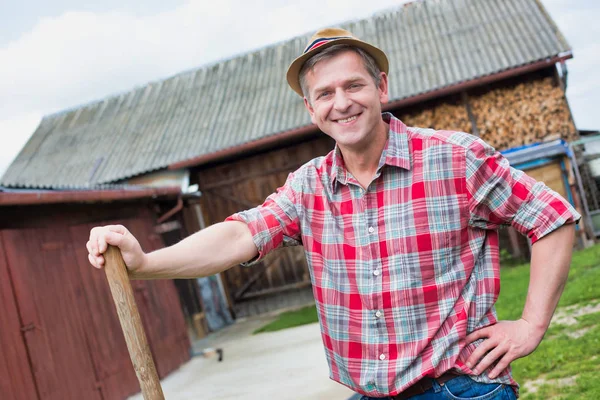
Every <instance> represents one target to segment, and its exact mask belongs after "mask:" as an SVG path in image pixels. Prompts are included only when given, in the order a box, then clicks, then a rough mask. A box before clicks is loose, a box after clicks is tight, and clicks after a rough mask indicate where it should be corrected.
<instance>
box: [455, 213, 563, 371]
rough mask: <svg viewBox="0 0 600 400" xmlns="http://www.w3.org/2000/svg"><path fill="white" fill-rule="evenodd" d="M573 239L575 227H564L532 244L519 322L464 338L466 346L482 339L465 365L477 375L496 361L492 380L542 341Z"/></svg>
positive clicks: (493, 327)
mask: <svg viewBox="0 0 600 400" xmlns="http://www.w3.org/2000/svg"><path fill="white" fill-rule="evenodd" d="M574 237H575V225H574V224H569V225H563V226H562V227H560V228H558V229H557V230H555V231H553V232H551V233H549V234H548V235H546V236H544V237H543V238H541V239H539V240H538V241H537V242H535V243H534V244H533V245H532V248H531V273H530V278H529V290H528V292H527V300H526V302H525V307H524V309H523V314H522V316H521V319H519V320H517V321H500V322H498V323H497V324H495V325H492V326H488V327H486V328H483V329H479V330H477V331H475V332H473V333H471V334H470V335H469V336H467V343H471V342H473V341H475V340H478V339H485V340H484V341H483V342H482V343H481V344H480V345H479V346H478V347H477V349H476V350H475V351H474V352H473V354H471V356H470V357H469V359H468V360H467V363H466V364H467V366H468V367H469V368H471V369H472V370H473V372H474V373H475V374H476V375H478V374H480V373H482V372H483V371H485V370H486V369H487V368H488V367H489V366H490V365H492V363H494V362H497V365H496V366H495V367H494V368H493V369H492V370H491V371H490V373H489V377H490V378H495V377H496V376H498V375H499V374H500V373H501V372H502V371H503V370H504V369H506V368H507V367H508V365H509V364H510V363H511V362H512V361H513V360H516V359H517V358H521V357H525V356H526V355H528V354H530V353H531V352H533V351H534V350H535V349H536V347H537V346H538V345H539V343H540V342H541V341H542V338H543V337H544V334H545V333H546V330H547V329H548V326H549V325H550V320H551V319H552V315H553V314H554V310H555V309H556V305H557V304H558V300H559V299H560V296H561V294H562V291H563V289H564V287H565V283H566V281H567V277H568V274H569V267H570V264H571V253H572V250H573V240H574ZM488 352H489V353H488ZM486 353H488V354H487V355H486ZM482 357H483V358H482Z"/></svg>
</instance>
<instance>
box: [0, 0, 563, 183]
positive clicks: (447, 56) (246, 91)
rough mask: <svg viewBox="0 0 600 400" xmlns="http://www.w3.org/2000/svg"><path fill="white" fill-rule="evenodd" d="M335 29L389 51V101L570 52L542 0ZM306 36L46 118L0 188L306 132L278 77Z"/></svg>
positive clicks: (434, 0)
mask: <svg viewBox="0 0 600 400" xmlns="http://www.w3.org/2000/svg"><path fill="white" fill-rule="evenodd" d="M341 27H343V28H345V29H347V30H349V31H351V32H352V33H354V34H355V35H356V36H358V37H360V38H361V39H363V40H366V41H368V42H372V43H374V44H377V45H378V46H379V47H380V48H382V49H383V50H384V51H385V52H386V53H387V54H388V57H389V59H390V74H389V75H390V78H389V85H390V87H389V90H390V102H392V103H394V102H396V104H399V103H398V102H402V101H404V100H410V99H419V98H423V96H424V95H432V96H433V95H435V94H439V93H443V91H444V89H448V88H453V87H458V85H461V84H477V82H483V81H490V80H493V79H501V77H502V76H506V73H507V71H512V70H517V69H519V68H520V69H523V68H527V67H528V66H529V67H532V68H533V67H537V66H538V65H540V66H541V65H543V66H548V65H552V64H553V63H554V62H556V61H557V60H559V59H560V60H564V59H567V58H570V57H572V55H571V49H570V47H569V45H568V43H567V42H566V41H565V39H564V37H563V36H562V35H561V33H560V32H559V31H558V28H557V27H556V25H555V24H554V22H553V21H552V20H551V18H550V17H549V15H548V14H547V13H546V11H545V10H544V8H543V6H542V5H541V3H540V2H539V0H503V1H488V0H422V1H415V2H413V3H409V4H407V5H404V6H401V7H399V8H395V9H391V10H387V11H385V12H381V13H378V14H375V15H373V16H371V17H369V18H366V19H362V20H358V21H352V22H348V23H346V24H341ZM311 34H312V32H311V33H308V34H306V35H303V36H300V37H296V38H293V39H290V40H287V41H285V42H282V43H279V44H275V45H272V46H269V47H265V48H262V49H259V50H257V51H253V52H250V53H247V54H243V55H240V56H237V57H234V58H231V59H229V60H225V61H222V62H218V63H215V64H212V65H208V66H204V67H201V68H198V69H195V70H192V71H187V72H183V73H181V74H178V75H176V76H173V77H171V78H168V79H165V80H161V81H156V82H150V83H148V84H147V85H145V86H143V87H138V88H135V89H133V90H131V91H129V92H126V93H122V94H120V95H116V96H112V97H108V98H105V99H102V100H100V101H97V102H95V103H92V104H87V105H83V106H81V107H77V108H75V109H71V110H66V111H63V112H59V113H57V114H54V115H49V116H46V117H44V118H43V119H42V121H41V123H40V125H39V126H38V127H37V129H36V131H35V133H34V134H33V136H32V137H31V139H30V140H29V142H28V143H27V144H26V145H25V147H24V148H23V149H22V151H21V152H20V154H19V155H18V156H17V158H16V159H15V161H14V162H13V163H12V165H11V166H10V167H9V169H8V170H7V172H6V173H5V175H4V176H3V177H2V180H1V181H0V184H2V185H4V186H7V187H25V188H70V187H93V186H95V185H97V184H105V183H111V182H118V181H120V180H123V179H126V178H129V177H132V176H136V175H139V174H144V173H148V172H150V171H154V170H159V169H164V168H167V167H169V166H171V167H173V166H174V165H175V166H176V165H179V166H189V165H191V164H199V163H201V162H203V160H207V159H208V158H210V156H211V155H214V154H220V153H224V152H227V151H228V150H231V149H237V148H239V147H240V146H246V147H250V148H251V147H252V146H253V145H254V144H258V143H266V141H275V140H276V139H277V138H278V137H279V136H280V135H282V134H283V135H285V133H289V132H290V131H301V130H302V129H304V130H306V129H312V127H311V122H310V119H309V117H308V114H307V112H306V111H305V109H304V105H303V103H302V101H301V100H300V98H299V97H298V95H297V94H296V93H294V92H293V91H292V90H290V88H289V87H288V86H287V83H286V81H285V72H286V69H287V66H288V65H289V63H290V62H291V61H292V60H293V59H294V58H295V57H296V56H297V55H298V54H300V53H301V52H302V50H303V48H304V46H305V45H306V43H307V40H308V38H309V37H310V36H311ZM540 68H541V67H540ZM503 74H504V75H503ZM495 77H496V78H495ZM207 157H208V158H207ZM186 160H187V161H186Z"/></svg>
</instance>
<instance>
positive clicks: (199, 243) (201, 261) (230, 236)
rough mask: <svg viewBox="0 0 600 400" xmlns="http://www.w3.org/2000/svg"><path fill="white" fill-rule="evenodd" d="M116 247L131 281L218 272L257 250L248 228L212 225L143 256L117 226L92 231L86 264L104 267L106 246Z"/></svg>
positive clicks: (132, 239)
mask: <svg viewBox="0 0 600 400" xmlns="http://www.w3.org/2000/svg"><path fill="white" fill-rule="evenodd" d="M108 244H110V245H113V246H117V247H119V248H120V250H121V254H122V255H123V260H124V261H125V264H126V265H127V268H128V270H129V275H130V277H131V278H133V279H173V278H196V277H202V276H209V275H213V274H216V273H219V272H222V271H224V270H226V269H228V268H230V267H232V266H234V265H237V264H240V263H242V262H245V261H248V260H251V259H253V258H255V257H256V256H257V255H258V250H257V248H256V245H255V244H254V241H253V240H252V234H251V233H250V229H249V228H248V226H247V225H246V224H245V223H243V222H239V221H227V222H221V223H218V224H215V225H212V226H210V227H208V228H206V229H203V230H201V231H198V232H196V233H194V234H193V235H191V236H189V237H187V238H185V239H183V240H182V241H181V242H179V243H177V244H175V245H173V246H170V247H166V248H163V249H160V250H156V251H154V252H152V253H148V254H146V253H144V252H143V251H142V249H141V247H140V245H139V242H138V241H137V239H136V238H135V237H134V236H133V235H132V234H131V233H130V232H129V231H128V230H127V229H126V228H125V227H123V226H121V225H109V226H105V227H98V228H94V229H92V231H91V232H90V239H89V241H88V242H87V245H86V246H87V249H88V252H89V255H88V258H89V261H90V263H91V264H92V265H93V266H94V267H97V268H102V267H103V266H104V257H103V256H102V254H103V253H104V252H105V251H106V248H107V245H108Z"/></svg>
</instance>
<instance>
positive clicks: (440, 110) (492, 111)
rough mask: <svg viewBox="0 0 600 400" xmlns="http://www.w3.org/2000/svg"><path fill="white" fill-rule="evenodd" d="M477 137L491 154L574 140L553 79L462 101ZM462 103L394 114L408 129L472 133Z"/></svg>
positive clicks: (574, 132) (560, 94)
mask: <svg viewBox="0 0 600 400" xmlns="http://www.w3.org/2000/svg"><path fill="white" fill-rule="evenodd" d="M465 100H466V101H467V102H468V105H469V106H470V107H471V112H472V115H473V120H474V121H475V123H476V126H477V130H478V133H479V136H481V138H482V139H484V140H485V141H486V142H488V143H489V144H491V145H492V146H494V147H495V148H496V149H497V150H505V149H509V148H511V147H517V146H522V145H525V144H531V143H536V142H542V141H547V140H552V139H558V138H562V139H565V140H567V141H572V140H576V139H578V137H577V130H576V129H575V125H574V124H573V121H572V119H571V116H570V113H569V108H568V105H567V101H566V99H565V96H564V93H563V91H562V89H561V88H560V87H559V86H557V85H554V84H553V78H551V77H547V78H544V79H537V80H528V81H524V82H521V83H519V84H516V85H512V86H504V87H502V86H498V87H495V88H493V89H490V90H489V91H486V92H485V93H478V94H469V95H468V96H467V97H465ZM465 100H461V101H454V102H447V103H438V104H436V105H435V106H430V107H428V108H423V109H416V110H415V109H412V110H411V111H405V112H404V113H401V114H400V115H399V118H400V119H401V120H402V121H403V122H404V123H405V124H406V125H408V126H415V127H421V128H433V129H447V130H457V131H463V132H469V133H473V132H472V123H471V120H470V119H469V116H468V112H467V103H465Z"/></svg>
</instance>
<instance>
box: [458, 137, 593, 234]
mask: <svg viewBox="0 0 600 400" xmlns="http://www.w3.org/2000/svg"><path fill="white" fill-rule="evenodd" d="M465 162H466V182H467V194H468V196H469V210H470V214H471V215H470V224H471V225H472V226H476V227H479V228H483V229H497V228H498V227H499V226H501V225H509V224H510V225H512V226H513V227H514V228H515V229H516V230H517V231H519V232H520V233H522V234H523V235H526V236H528V237H529V238H530V239H531V241H532V243H535V242H536V241H537V240H539V239H540V238H542V237H544V236H545V235H547V234H549V233H550V232H552V231H554V230H556V229H557V228H559V227H561V226H562V225H564V224H568V223H576V222H578V221H579V219H580V218H581V215H579V213H578V212H577V211H576V210H575V208H573V206H572V205H571V204H570V203H569V202H568V201H567V200H565V199H564V198H563V197H562V196H560V195H559V194H558V193H556V192H555V191H553V190H552V189H550V188H548V187H547V186H546V185H545V184H544V183H542V182H538V181H536V180H535V179H533V178H532V177H530V176H528V175H527V174H525V173H524V172H523V171H520V170H518V169H515V168H513V167H511V166H510V165H509V163H508V160H506V158H504V157H503V156H502V155H501V154H500V153H499V152H497V151H495V150H494V149H493V148H492V147H491V146H489V145H488V144H486V143H485V142H483V141H482V140H476V141H474V142H472V143H471V144H470V146H469V147H468V148H467V150H466V157H465Z"/></svg>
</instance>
